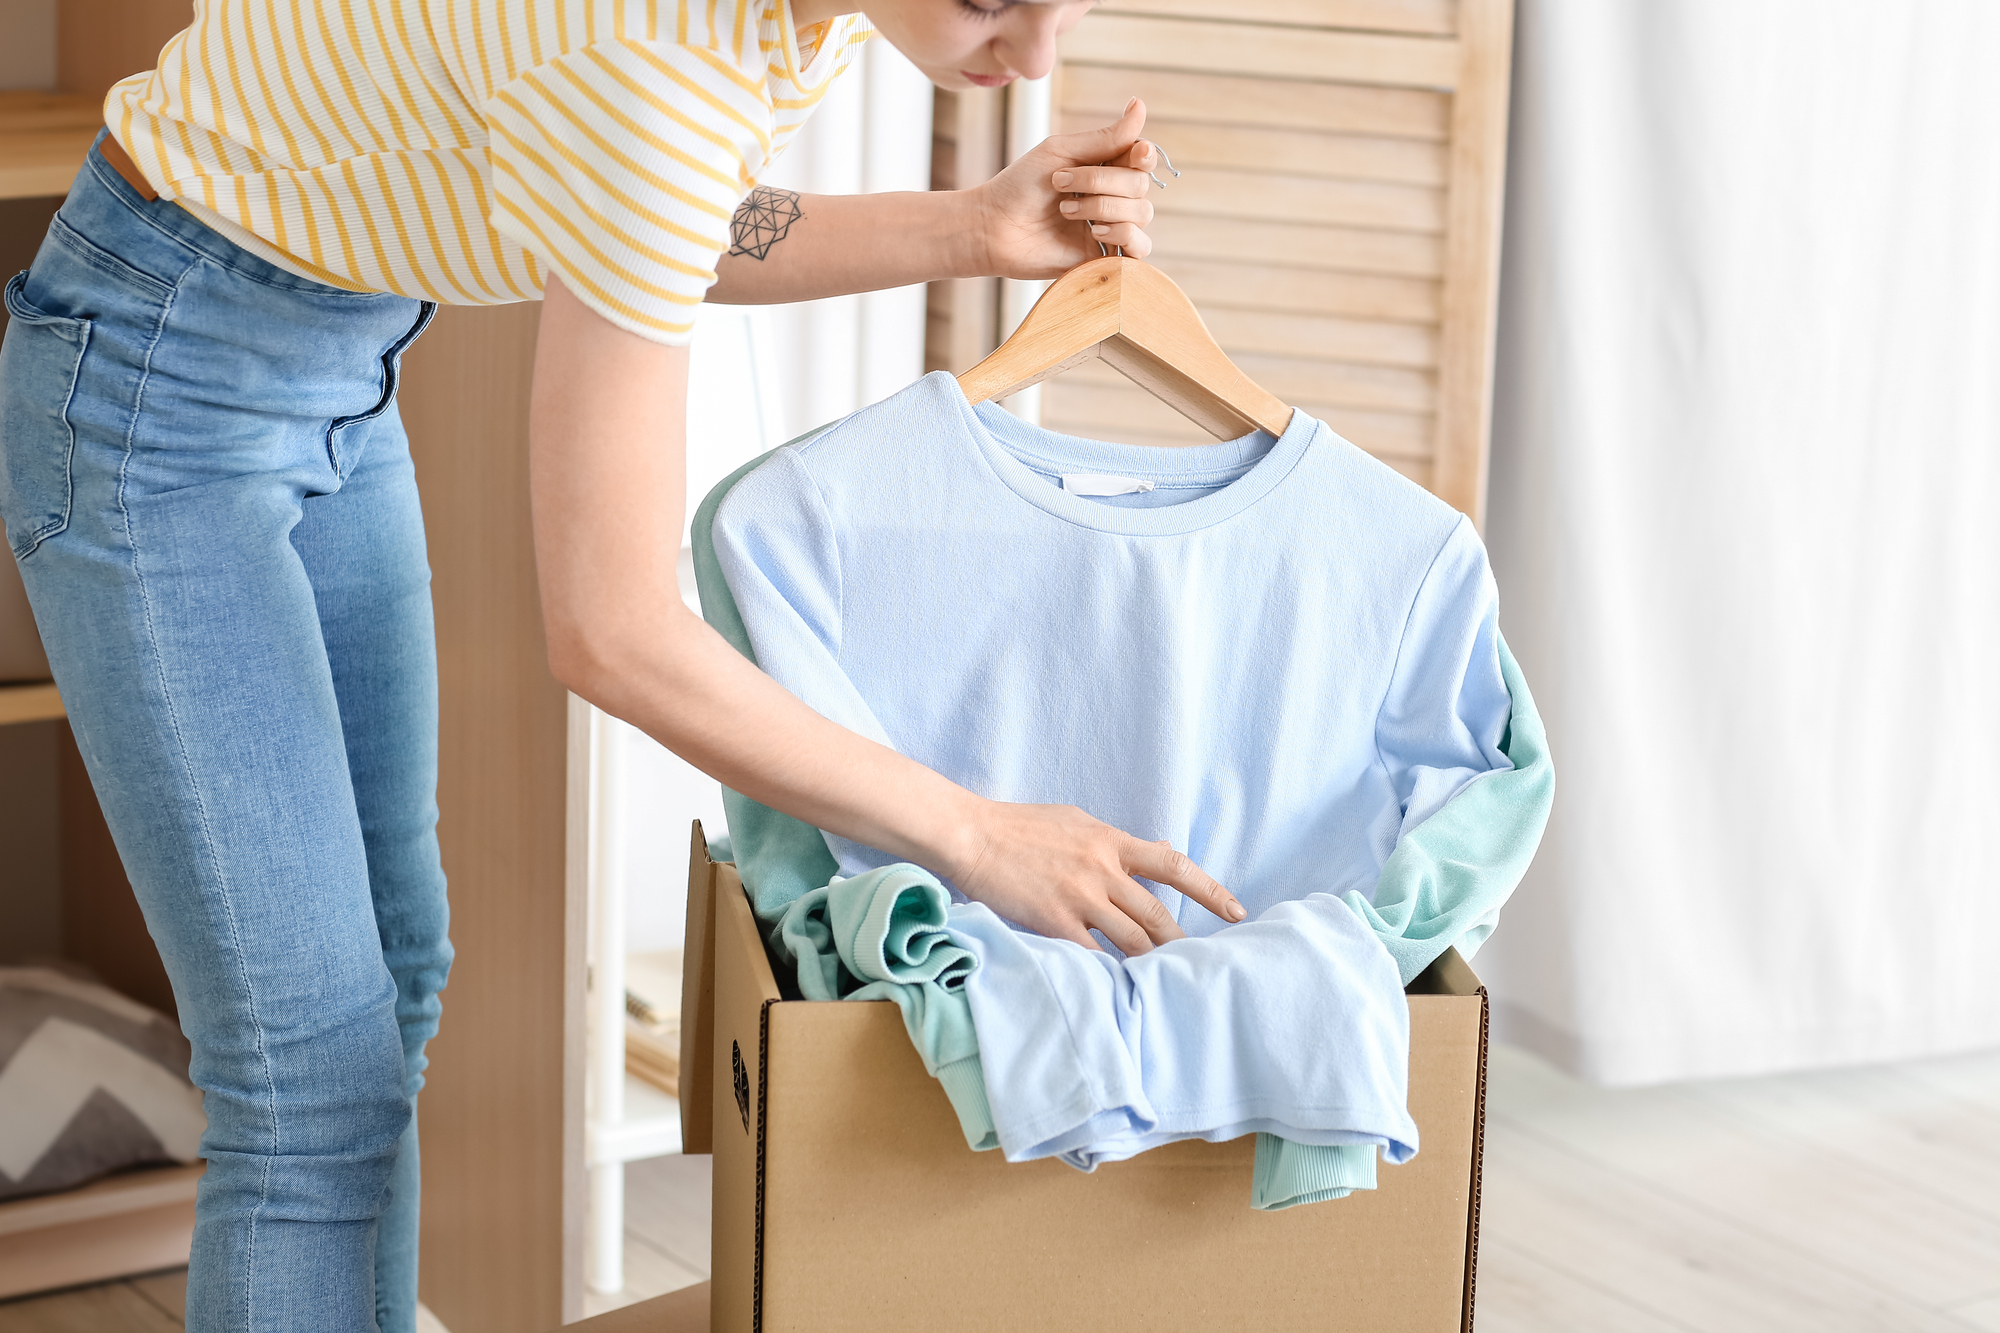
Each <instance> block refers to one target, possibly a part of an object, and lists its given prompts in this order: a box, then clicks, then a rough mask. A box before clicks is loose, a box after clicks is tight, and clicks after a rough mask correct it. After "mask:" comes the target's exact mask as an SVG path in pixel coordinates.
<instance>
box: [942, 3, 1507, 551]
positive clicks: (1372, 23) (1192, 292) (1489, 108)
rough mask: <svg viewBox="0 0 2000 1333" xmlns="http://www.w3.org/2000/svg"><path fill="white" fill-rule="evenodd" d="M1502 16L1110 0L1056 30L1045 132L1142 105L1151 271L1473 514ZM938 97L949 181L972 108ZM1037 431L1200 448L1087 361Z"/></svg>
mask: <svg viewBox="0 0 2000 1333" xmlns="http://www.w3.org/2000/svg"><path fill="white" fill-rule="evenodd" d="M1512 20H1513V12H1512V3H1511V0H1111V3H1110V4H1108V5H1107V6H1105V7H1102V8H1099V9H1096V10H1093V11H1092V12H1091V13H1090V14H1089V15H1088V16H1086V17H1085V18H1084V19H1083V21H1082V22H1080V23H1078V24H1077V25H1076V27H1075V28H1074V29H1073V30H1072V31H1071V32H1070V34H1069V35H1068V36H1067V37H1066V38H1065V39H1064V44H1063V47H1062V58H1061V63H1060V65H1059V67H1058V69H1057V71H1056V75H1055V87H1054V94H1053V95H1054V99H1055V104H1056V117H1055V119H1056V125H1057V128H1058V129H1063V130H1077V129H1086V128H1090V127H1093V126H1097V125H1102V124H1104V123H1106V122H1107V121H1108V120H1110V119H1112V118H1113V117H1115V116H1116V115H1117V114H1118V113H1119V111H1120V110H1121V109H1122V108H1123V107H1124V105H1125V102H1126V100H1127V99H1128V98H1130V97H1132V96H1134V95H1137V96H1140V97H1143V98H1145V100H1146V104H1147V107H1148V109H1149V113H1150V119H1149V121H1148V123H1147V129H1146V132H1147V135H1148V136H1149V137H1150V138H1152V139H1154V140H1155V141H1157V142H1158V143H1159V144H1161V145H1162V146H1163V147H1164V148H1166V149H1167V151H1168V152H1169V153H1171V154H1172V156H1173V160H1174V164H1175V165H1176V166H1178V167H1180V168H1181V169H1182V170H1183V171H1184V172H1185V173H1186V174H1185V175H1183V176H1182V177H1181V178H1180V179H1178V180H1173V179H1169V180H1168V188H1167V189H1165V190H1160V191H1156V192H1155V193H1154V194H1153V195H1152V199H1153V203H1154V207H1155V209H1156V210H1157V218H1156V221H1155V222H1154V225H1153V227H1152V228H1151V232H1152V236H1153V238H1154V242H1155V244H1156V246H1157V249H1156V250H1155V251H1154V254H1153V261H1154V262H1155V263H1157V264H1158V265H1159V266H1160V268H1161V269H1163V270H1164V271H1165V272H1166V273H1168V274H1169V275H1170V276H1171V277H1173V279H1174V280H1175V281H1176V282H1178V283H1179V284H1180V285H1181V286H1182V287H1183V288H1184V289H1185V290H1186V291H1187V293H1188V295H1189V296H1191V297H1193V298H1194V301H1195V304H1196V305H1197V306H1198V307H1199V308H1200V310H1201V312H1202V318H1203V319H1204V320H1205V321H1206V322H1207V324H1208V326H1209V329H1210V330H1211V331H1212V332H1213V333H1214V334H1215V335H1216V338H1217V339H1218V340H1219V341H1220V342H1221V343H1222V345H1223V347H1224V349H1225V350H1226V351H1228V352H1229V354H1230V355H1231V357H1232V358H1234V359H1235V360H1236V361H1237V362H1238V364H1240V365H1241V366H1242V367H1243V368H1244V369H1245V370H1246V371H1247V372H1248V373H1249V374H1250V375H1251V376H1252V377H1253V378H1255V379H1256V380H1257V381H1258V382H1259V383H1261V384H1263V385H1265V386H1266V387H1267V388H1269V389H1270V390H1271V391H1272V392H1273V393H1276V394H1277V395H1278V396H1279V397H1281V398H1283V399H1285V400H1286V401H1287V402H1290V403H1293V404H1295V405H1297V406H1299V407H1301V408H1304V409H1305V410H1306V411H1308V412H1310V413H1312V414H1313V415H1314V416H1317V417H1320V418H1322V419H1323V420H1325V421H1327V422H1328V423H1329V424H1330V425H1332V426H1333V428H1334V429H1336V430H1338V431H1339V432H1341V433H1342V434H1343V435H1345V436H1347V437H1348V438H1349V439H1351V440H1353V441H1354V442H1355V443H1356V444H1359V445H1361V446H1362V447H1363V448H1365V449H1367V450H1368V451H1369V452H1370V453H1373V454H1375V455H1376V456H1378V457H1380V458H1382V459H1383V460H1384V461H1386V462H1388V463H1389V464H1390V465H1392V466H1393V467H1395V468H1396V469H1397V470H1399V471H1401V472H1403V473H1404V474H1405V475H1407V476H1409V477H1411V478H1413V479H1415V480H1416V481H1418V482H1420V483H1422V484H1423V485H1425V486H1428V487H1429V488H1430V489H1431V490H1433V491H1434V492H1436V493H1437V494H1438V495H1440V496H1442V497H1444V498H1445V499H1446V500H1448V501H1450V502H1451V503H1452V504H1454V505H1456V506H1457V507H1458V508H1460V509H1462V510H1464V511H1465V512H1467V513H1469V514H1471V515H1473V516H1474V518H1475V519H1476V518H1478V516H1479V514H1480V510H1481V507H1482V505H1483V502H1484V498H1485V482H1486V437H1487V422H1488V416H1489V405H1490V402H1491V397H1492V383H1493V315H1494V303H1495V296H1496V290H1497V285H1498V277H1499V242H1500V202H1501V193H1500V189H1501V178H1502V169H1503V162H1504V157H1505V151H1506V122H1507V84H1508V60H1509V53H1510V43H1511V36H1512ZM962 96H963V95H961V98H962ZM939 110H940V117H939V124H940V128H941V133H955V134H957V135H958V136H959V141H957V142H954V143H952V144H951V145H950V146H951V147H952V148H953V149H954V150H955V159H954V164H955V166H956V167H957V170H956V172H955V173H954V174H955V177H956V179H952V180H950V181H949V183H952V184H964V183H968V182H966V181H965V180H964V179H963V177H964V176H965V175H966V174H967V173H966V171H965V170H964V168H965V166H966V165H967V159H968V158H969V156H970V154H968V151H967V146H966V144H965V143H964V142H963V137H964V135H965V134H967V133H968V132H969V131H971V130H974V129H976V128H977V126H976V125H974V124H972V123H970V122H972V121H973V119H974V118H972V117H968V116H966V115H964V114H962V113H956V108H955V107H948V106H946V105H942V104H941V105H940V108H939ZM955 113H956V114H955ZM989 119H995V120H996V121H997V118H991V117H989ZM989 133H991V134H995V135H997V130H994V131H989ZM939 183H940V184H945V183H947V181H945V180H940V182H939ZM942 304H943V303H941V302H934V341H933V359H934V360H935V361H936V362H937V363H938V364H941V365H947V366H949V368H951V369H953V370H962V369H964V368H965V364H966V362H965V359H964V351H965V350H968V349H970V348H972V347H974V346H976V345H977V344H978V343H979V341H980V339H979V338H978V337H976V336H973V335H972V334H970V333H969V332H968V331H967V330H965V329H964V328H962V327H959V326H958V325H957V323H956V322H955V321H947V320H943V319H939V318H936V317H938V316H942V315H944V314H945V311H944V310H942V309H941V308H939V307H940V306H941V305H942ZM968 307H969V303H968V302H966V301H965V300H964V299H963V298H961V299H960V300H959V301H958V303H957V305H956V306H954V307H953V311H954V313H956V312H957V311H959V310H961V309H965V310H966V312H967V313H975V312H972V311H971V310H970V309H969V308H968ZM941 326H942V327H941ZM1042 420H1043V424H1045V425H1047V426H1050V427H1052V428H1054V429H1057V430H1064V431H1070V432H1073V433H1076V434H1081V435H1090V436H1095V437H1097V438H1101V439H1127V440H1143V439H1151V440H1188V441H1194V440H1200V439H1205V438H1207V437H1206V436H1205V435H1204V434H1203V433H1202V432H1201V430H1200V429H1199V428H1198V427H1196V426H1195V425H1193V423H1191V422H1189V421H1187V420H1185V419H1184V418H1182V417H1180V416H1178V415H1176V414H1175V413H1174V412H1173V411H1172V410H1171V409H1169V408H1166V407H1164V406H1163V405H1161V404H1160V403H1158V402H1157V401H1155V400H1154V399H1152V398H1151V397H1150V396H1149V395H1148V394H1146V393H1145V392H1144V391H1143V390H1141V389H1139V388H1137V387H1136V386H1134V385H1132V384H1130V383H1128V382H1127V381H1126V380H1124V378H1123V377H1121V376H1120V375H1119V374H1118V373H1117V372H1116V371H1115V370H1112V369H1111V368H1110V366H1108V365H1106V364H1104V363H1101V362H1090V363H1087V364H1086V365H1084V366H1082V367H1079V368H1078V369H1076V370H1073V371H1071V372H1069V373H1068V374H1066V375H1064V376H1061V377H1059V378H1058V379H1055V380H1053V381H1051V382H1050V383H1049V385H1048V387H1047V389H1046V390H1045V396H1044V399H1043V417H1042Z"/></svg>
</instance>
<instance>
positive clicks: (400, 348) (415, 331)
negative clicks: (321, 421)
mask: <svg viewBox="0 0 2000 1333" xmlns="http://www.w3.org/2000/svg"><path fill="white" fill-rule="evenodd" d="M436 314H437V302H435V301H420V302H418V303H417V318H416V320H415V322H414V323H412V324H411V325H410V327H409V328H408V329H406V330H405V331H404V332H403V333H402V335H401V336H400V337H398V338H397V339H396V341H395V342H393V343H391V344H390V345H389V350H388V351H386V352H384V353H382V356H381V359H380V365H381V367H382V396H381V397H380V398H378V399H376V401H375V406H373V407H371V408H369V409H368V410H367V411H366V412H357V413H355V414H354V415H353V416H349V417H335V418H334V419H333V420H332V421H331V422H330V423H328V425H327V428H326V460H327V462H328V463H329V464H331V465H332V467H333V475H334V480H335V483H336V484H342V483H345V482H346V480H347V474H346V472H344V471H343V470H342V469H341V465H340V447H339V445H338V444H337V443H336V441H337V440H338V439H339V438H340V433H341V432H342V431H344V430H346V429H347V428H348V427H349V426H359V425H362V424H363V423H365V422H370V421H374V420H375V419H376V418H378V417H380V416H382V415H383V414H384V413H385V412H387V411H388V410H389V408H390V407H391V406H393V405H394V403H395V401H396V391H397V389H398V388H399V387H400V385H401V382H402V366H403V353H405V352H407V351H409V350H410V347H411V345H412V344H414V343H415V342H416V341H417V339H418V338H419V337H420V336H422V334H423V331H424V330H425V329H427V328H429V327H430V324H431V319H432V317H433V316H435V315H436Z"/></svg>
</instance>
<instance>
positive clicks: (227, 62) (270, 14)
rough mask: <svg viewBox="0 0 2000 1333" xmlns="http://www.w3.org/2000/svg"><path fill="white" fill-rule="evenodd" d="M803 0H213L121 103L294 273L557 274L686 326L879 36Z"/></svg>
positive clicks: (680, 330) (532, 282) (166, 171)
mask: <svg viewBox="0 0 2000 1333" xmlns="http://www.w3.org/2000/svg"><path fill="white" fill-rule="evenodd" d="M869 35H870V34H869V31H868V28H867V26H866V24H865V21H864V20H863V19H862V18H861V17H860V16H859V15H848V16H845V17H842V18H839V19H835V20H832V21H831V22H829V23H825V24H820V25H816V26H815V27H814V28H810V29H807V30H806V31H805V32H803V33H795V32H794V30H793V27H792V19H791V9H790V5H789V3H788V0H196V3H195V6H194V22H193V24H192V25H191V26H190V27H189V28H188V29H187V30H186V31H185V32H183V33H181V34H180V35H179V36H177V37H175V38H174V39H173V40H172V41H171V42H169V43H168V44H167V46H166V49H165V50H163V51H162V52H161V53H160V64H159V68H158V69H156V70H154V71H152V72H151V73H147V74H136V75H134V76H132V77H131V78H129V79H126V80H125V81H123V82H122V83H120V84H118V85H117V86H116V87H114V88H112V90H111V93H110V96H109V97H108V98H107V99H106V101H105V120H106V122H107V123H108V124H109V125H110V127H111V132H112V134H113V135H114V136H115V137H116V138H117V140H118V142H119V144H120V145H122V146H123V147H124V149H125V151H126V152H127V153H128V154H130V155H131V157H132V160H133V162H134V163H136V164H137V165H138V167H139V169H140V170H141V171H142V172H144V173H145V175H146V179H147V181H148V182H150V183H151V184H152V186H153V188H154V189H156V190H158V191H159V192H160V194H161V196H162V197H163V198H167V199H172V200H174V201H176V202H177V203H179V204H180V205H181V206H182V207H184V208H187V209H188V210H189V211H191V212H193V213H195V214H196V215H197V216H199V217H200V218H202V220H203V221H205V222H207V223H208V224H209V225H210V226H213V227H215V228H216V229H217V230H218V231H221V232H222V233H223V234H225V235H227V236H229V237H230V238H231V239H232V240H235V241H237V242H238V243H239V244H242V245H244V246H246V247H247V248H249V249H251V250H253V251H256V252H258V253H260V254H263V255H264V256H265V257H266V258H269V259H271V260H272V261H273V262H275V263H278V264H281V265H282V266H284V267H286V268H288V269H291V270H292V271H294V272H298V273H303V274H306V275H308V276H310V277H313V278H317V279H318V280H320V281H321V282H326V283H330V284H332V285H334V286H337V287H345V288H348V289H351V290H357V291H380V292H397V293H400V294H402V295H406V296H414V297H421V298H423V299H426V300H431V301H441V302H446V303H449V304H456V305H494V304H501V303H504V302H509V301H523V300H530V299H533V298H534V297H535V296H537V295H538V294H539V293H540V292H541V289H542V283H543V278H544V274H545V273H547V272H548V271H550V270H553V271H554V272H556V273H558V274H560V275H561V276H562V279H563V282H564V284H565V285H567V286H568V287H569V288H570V289H571V290H573V291H574V292H575V293H576V294H577V296H578V297H579V298H580V299H582V300H583V301H585V302H587V303H588V304H589V305H590V306H591V307H592V308H593V309H595V310H596V311H598V312H599V313H600V314H602V315H604V316H605V317H606V318H608V319H610V320H611V321H613V322H614V323H616V324H618V325H620V326H622V327H624V328H627V329H630V330H631V331H632V332H634V333H637V334H640V335H642V336H644V337H647V338H650V339H652V340H654V341H656V342H665V343H684V342H686V341H687V338H688V334H689V332H690V330H691V329H692V327H693V320H694V307H695V306H697V305H699V304H700V302H701V299H702V295H703V293H704V292H706V291H707V289H708V287H709V285H710V284H711V283H713V282H714V281H715V261H716V259H717V257H718V256H719V255H720V254H721V253H722V252H723V251H724V250H726V249H727V248H728V246H729V219H730V215H731V214H732V213H733V212H734V211H735V208H736V205H737V204H738V203H739V202H740V201H741V199H742V198H743V196H744V194H745V193H746V192H747V191H748V190H749V188H750V186H751V184H752V183H753V182H754V181H755V179H756V177H757V176H758V174H759V173H760V172H762V171H763V170H764V168H765V166H766V165H767V164H768V163H769V162H770V161H771V160H772V159H773V158H775V157H776V156H777V155H778V153H779V151H780V150H781V149H783V147H784V146H785V144H786V143H787V142H788V141H789V140H790V139H791V137H792V136H793V135H794V134H796V133H797V132H798V129H799V127H800V126H801V125H802V124H804V123H805V119H806V117H807V115H809V114H810V113H811V111H812V108H813V106H814V105H815V104H816V103H817V102H818V101H819V99H820V98H821V96H822V95H824V94H825V92H826V90H827V88H828V87H829V86H830V85H831V84H832V81H833V79H834V77H835V76H836V75H838V74H839V73H840V71H841V70H843V69H845V68H846V67H847V65H848V64H849V63H850V62H851V61H852V60H853V59H854V57H855V55H856V54H857V53H858V52H859V49H860V44H861V43H862V42H863V41H866V40H867V38H868V36H869Z"/></svg>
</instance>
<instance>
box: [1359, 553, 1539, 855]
mask: <svg viewBox="0 0 2000 1333" xmlns="http://www.w3.org/2000/svg"><path fill="white" fill-rule="evenodd" d="M1499 612H1500V596H1499V592H1498V591H1497V590H1496V589H1495V587H1494V584H1493V574H1492V571H1491V569H1489V568H1488V566H1487V562H1486V549H1485V547H1483V546H1482V545H1480V542H1479V537H1478V535H1477V534H1476V533H1474V532H1473V530H1472V524H1471V523H1470V522H1468V521H1467V520H1465V519H1463V518H1461V519H1459V521H1458V525H1457V527H1455V528H1454V529H1452V532H1451V535H1450V536H1449V537H1447V538H1446V539H1445V543H1444V545H1443V546H1442V547H1441V548H1440V549H1439V551H1438V553H1437V555H1436V557H1435V558H1434V559H1433V560H1432V561H1431V567H1430V570H1429V572H1428V573H1426V574H1425V576H1424V581H1423V584H1422V585H1421V586H1420V587H1419V588H1418V590H1417V595H1416V597H1415V598H1414V599H1413V601H1412V603H1411V606H1410V611H1409V617H1408V619H1407V621H1406V622H1405V624H1404V628H1403V639H1402V643H1401V644H1400V646H1399V647H1398V648H1397V651H1396V666H1395V670H1394V673H1393V674H1392V676H1391V677H1390V681H1389V688H1388V691H1387V693H1386V694H1385V695H1384V697H1383V700H1382V705H1381V708H1380V709H1379V710H1378V711H1377V714H1376V718H1375V746H1376V752H1377V754H1378V755H1379V756H1380V758H1381V762H1382V765H1383V767H1384V768H1385V769H1386V770H1387V772H1388V776H1389V782H1390V785H1391V786H1392V787H1393V789H1394V790H1395V793H1396V797H1397V799H1398V801H1399V802H1400V803H1401V805H1402V823H1401V827H1400V830H1399V832H1400V833H1401V834H1408V833H1409V831H1410V830H1411V829H1413V828H1415V827H1417V825H1419V824H1421V823H1423V822H1424V821H1425V820H1426V819H1429V818H1430V817H1431V816H1432V815H1434V814H1436V813H1437V812H1438V811H1439V810H1440V809H1442V808H1443V806H1444V803H1445V802H1446V801H1448V800H1450V799H1451V797H1452V796H1453V795H1454V794H1455V793H1457V791H1458V790H1459V789H1460V788H1461V787H1463V786H1465V784H1466V783H1468V782H1470V781H1472V780H1473V779H1474V778H1477V777H1479V776H1480V775H1481V774H1484V773H1489V772H1491V771H1493V770H1494V769H1502V768H1507V767H1510V765H1509V763H1508V760H1507V756H1506V755H1505V754H1503V753H1502V752H1501V749H1500V736H1501V733H1502V732H1503V731H1504V730H1505V729H1506V726H1507V710H1508V698H1507V687H1506V685H1505V684H1504V683H1503V682H1502V680H1501V678H1500V656H1499V652H1498V648H1497V642H1498V634H1499V629H1498V620H1499Z"/></svg>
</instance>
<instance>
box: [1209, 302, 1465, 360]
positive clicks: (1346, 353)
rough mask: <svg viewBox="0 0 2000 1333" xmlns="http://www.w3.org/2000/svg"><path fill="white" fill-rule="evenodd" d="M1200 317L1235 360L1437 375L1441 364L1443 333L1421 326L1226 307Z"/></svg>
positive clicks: (1212, 310) (1212, 307) (1220, 307)
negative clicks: (1292, 360)
mask: <svg viewBox="0 0 2000 1333" xmlns="http://www.w3.org/2000/svg"><path fill="white" fill-rule="evenodd" d="M1201 318H1202V322H1203V323H1205V324H1207V325H1208V331H1209V332H1210V333H1212V334H1214V335H1215V340H1216V341H1217V342H1219V343H1221V344H1222V347H1223V350H1224V351H1226V352H1228V353H1229V354H1230V355H1231V356H1235V355H1236V354H1237V353H1239V352H1264V353H1268V354H1269V355H1272V356H1289V357H1297V358H1299V359H1300V360H1304V361H1351V362H1354V363H1355V364H1357V365H1363V366H1400V367H1403V368H1405V369H1409V370H1432V369H1434V368H1436V366H1437V363H1438V331H1437V330H1436V329H1435V328H1431V327H1427V326H1425V325H1422V324H1390V323H1385V322H1383V321H1380V320H1370V319H1340V318H1337V317H1335V316H1332V315H1292V314H1286V313H1284V312H1283V311H1265V310H1232V309H1229V308H1228V307H1226V306H1211V307H1210V308H1208V309H1206V310H1204V311H1202V312H1201Z"/></svg>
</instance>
